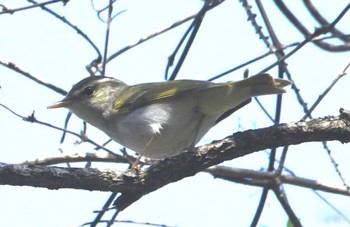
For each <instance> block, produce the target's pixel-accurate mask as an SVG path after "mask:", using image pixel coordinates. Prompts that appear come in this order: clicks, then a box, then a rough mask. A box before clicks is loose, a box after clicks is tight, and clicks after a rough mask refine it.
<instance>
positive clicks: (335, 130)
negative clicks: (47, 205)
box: [0, 112, 350, 210]
mask: <svg viewBox="0 0 350 227" xmlns="http://www.w3.org/2000/svg"><path fill="white" fill-rule="evenodd" d="M334 140H337V141H340V142H342V143H347V142H349V141H350V121H349V118H348V115H347V114H345V112H344V113H343V114H342V116H341V117H325V118H322V119H316V120H312V121H300V122H295V123H288V124H280V125H277V126H272V127H267V128H262V129H257V130H248V131H245V132H238V133H235V134H233V135H232V136H229V137H227V138H225V139H223V140H220V141H214V142H213V143H211V144H208V145H204V146H201V147H198V148H195V149H194V150H193V151H190V152H186V153H183V154H181V155H178V156H176V157H174V158H169V159H165V160H164V161H162V162H160V163H159V164H156V165H153V166H151V167H149V168H148V169H146V170H143V169H142V170H140V171H139V173H135V172H131V171H118V170H97V169H82V168H69V169H68V168H59V167H43V166H34V165H25V164H12V165H10V164H4V163H2V164H0V184H3V185H20V186H22V185H27V186H33V187H45V188H49V189H59V188H74V189H85V190H99V191H112V192H120V193H121V196H119V198H118V199H117V201H116V203H115V205H116V208H117V209H120V210H123V209H125V208H126V207H128V206H129V205H130V204H132V203H133V202H135V201H137V200H138V199H139V198H141V197H142V196H143V195H146V194H148V193H150V192H152V191H155V190H157V189H158V188H161V187H163V186H164V185H167V184H169V183H172V182H176V181H178V180H181V179H183V178H185V177H189V176H193V175H195V174H196V173H198V172H200V171H202V170H204V169H206V168H208V167H210V166H213V165H216V164H219V163H221V162H223V161H226V160H231V159H234V158H237V157H242V156H244V155H247V154H250V153H253V152H256V151H260V150H264V149H270V148H274V147H280V146H287V145H295V144H300V143H305V142H311V141H334Z"/></svg>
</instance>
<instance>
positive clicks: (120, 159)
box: [0, 103, 129, 163]
mask: <svg viewBox="0 0 350 227" xmlns="http://www.w3.org/2000/svg"><path fill="white" fill-rule="evenodd" d="M0 106H1V107H3V108H5V109H6V110H8V111H10V112H11V113H12V114H14V115H15V116H17V117H19V118H21V119H22V120H24V121H27V122H31V123H37V124H40V125H44V126H47V127H49V128H53V129H56V130H59V131H63V132H66V133H68V134H71V135H74V136H76V137H78V138H80V139H81V134H80V133H76V132H73V131H70V130H67V129H64V128H60V127H57V126H55V125H52V124H50V123H47V122H43V121H40V120H38V119H37V118H36V117H35V116H34V112H33V113H32V114H31V115H29V116H27V117H24V116H22V115H20V114H18V113H16V112H15V111H13V110H11V109H10V108H9V107H7V106H5V105H4V104H1V103H0ZM84 142H88V143H91V144H93V145H95V146H97V147H100V148H101V149H103V150H104V151H106V152H108V153H109V154H110V155H113V156H115V158H116V159H118V162H121V163H129V160H128V159H126V158H124V157H123V156H120V155H118V154H116V153H114V152H113V151H111V150H109V149H107V148H105V147H103V146H101V145H99V144H98V143H96V142H94V141H92V140H90V139H89V138H87V137H85V138H84Z"/></svg>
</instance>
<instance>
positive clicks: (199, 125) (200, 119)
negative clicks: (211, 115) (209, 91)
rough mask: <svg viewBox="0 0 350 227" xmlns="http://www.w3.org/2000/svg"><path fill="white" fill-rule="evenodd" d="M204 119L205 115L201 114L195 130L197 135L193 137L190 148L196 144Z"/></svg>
mask: <svg viewBox="0 0 350 227" xmlns="http://www.w3.org/2000/svg"><path fill="white" fill-rule="evenodd" d="M203 119H204V115H202V116H200V118H199V121H198V123H197V126H196V127H195V130H194V133H195V136H194V139H193V141H192V143H191V145H190V147H189V149H192V148H194V147H195V145H196V141H197V136H198V133H199V129H200V127H201V125H202V122H203Z"/></svg>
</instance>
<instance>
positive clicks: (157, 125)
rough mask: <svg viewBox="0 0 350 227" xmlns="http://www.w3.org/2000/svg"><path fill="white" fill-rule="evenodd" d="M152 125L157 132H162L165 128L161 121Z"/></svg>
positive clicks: (154, 131)
mask: <svg viewBox="0 0 350 227" xmlns="http://www.w3.org/2000/svg"><path fill="white" fill-rule="evenodd" d="M150 126H151V128H152V130H153V133H155V134H160V131H161V130H162V129H163V126H162V124H161V123H159V122H156V123H152V124H151V125H150Z"/></svg>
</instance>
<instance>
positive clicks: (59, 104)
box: [47, 99, 71, 109]
mask: <svg viewBox="0 0 350 227" xmlns="http://www.w3.org/2000/svg"><path fill="white" fill-rule="evenodd" d="M70 102H71V101H70V100H65V99H63V100H61V101H58V102H55V103H54V104H51V105H50V106H48V107H47V108H48V109H55V108H61V107H68V106H69V104H70Z"/></svg>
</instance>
